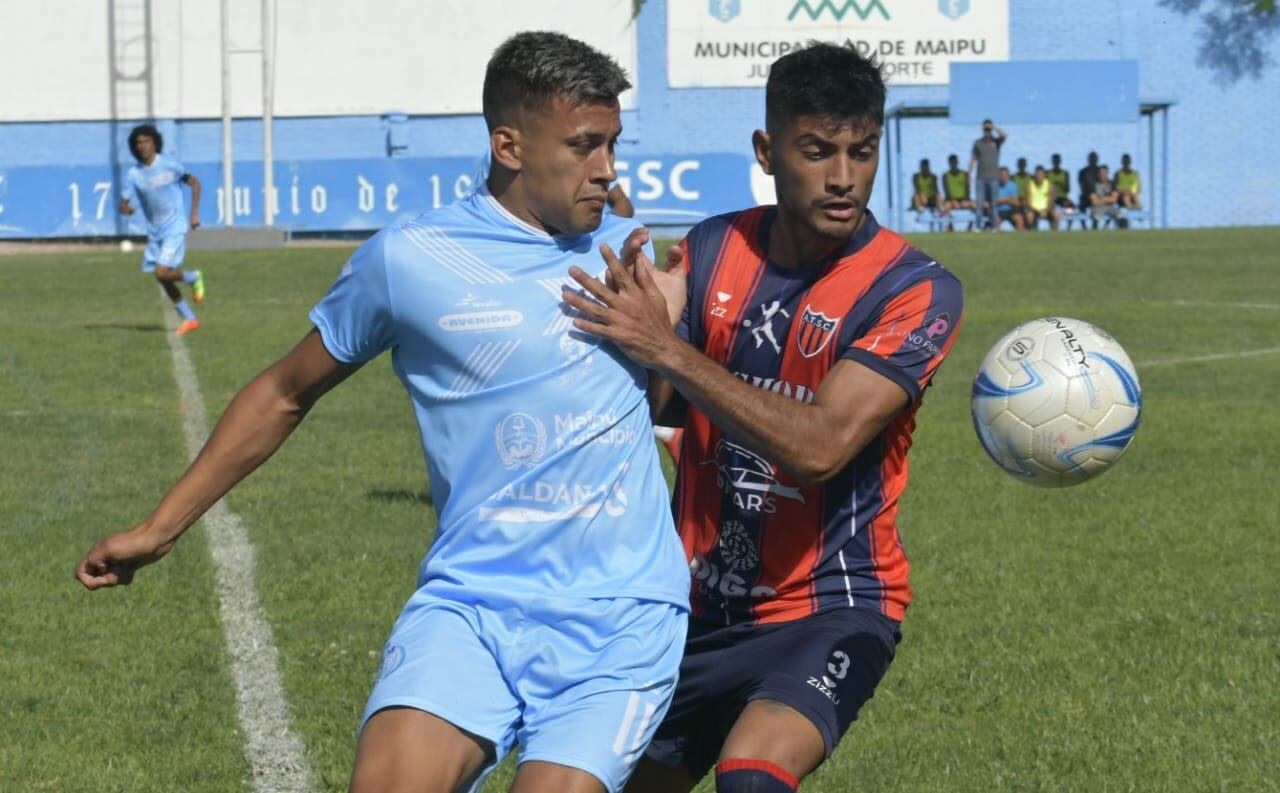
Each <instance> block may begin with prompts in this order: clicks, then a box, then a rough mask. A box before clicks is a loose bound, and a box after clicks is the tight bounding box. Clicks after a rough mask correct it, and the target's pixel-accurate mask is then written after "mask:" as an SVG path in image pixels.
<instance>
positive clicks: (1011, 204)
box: [992, 168, 1022, 231]
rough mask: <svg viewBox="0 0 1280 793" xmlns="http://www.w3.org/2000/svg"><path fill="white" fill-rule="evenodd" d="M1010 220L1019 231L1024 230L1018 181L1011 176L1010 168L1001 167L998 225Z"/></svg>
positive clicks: (998, 182)
mask: <svg viewBox="0 0 1280 793" xmlns="http://www.w3.org/2000/svg"><path fill="white" fill-rule="evenodd" d="M1006 220H1007V221H1009V222H1010V223H1012V224H1013V227H1014V228H1015V229H1017V230H1018V231H1021V230H1022V199H1021V198H1019V197H1018V183H1017V182H1015V181H1013V180H1012V179H1010V178H1009V169H1008V168H1001V169H1000V176H999V178H998V179H997V184H996V226H995V228H993V229H992V231H998V230H999V229H1000V224H1001V223H1003V222H1004V221H1006Z"/></svg>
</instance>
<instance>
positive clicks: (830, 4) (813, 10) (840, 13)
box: [787, 0, 889, 22]
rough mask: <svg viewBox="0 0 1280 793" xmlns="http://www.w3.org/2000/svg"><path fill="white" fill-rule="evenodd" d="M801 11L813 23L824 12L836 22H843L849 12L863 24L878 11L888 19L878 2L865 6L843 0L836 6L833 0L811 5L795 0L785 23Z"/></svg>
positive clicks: (886, 12)
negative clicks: (828, 13)
mask: <svg viewBox="0 0 1280 793" xmlns="http://www.w3.org/2000/svg"><path fill="white" fill-rule="evenodd" d="M801 11H803V12H805V13H806V14H808V15H809V19H811V20H813V21H814V22H817V21H818V18H819V17H821V16H822V15H823V14H824V13H826V12H828V11H829V12H831V15H832V16H833V17H835V19H836V21H837V22H843V21H844V18H845V15H846V14H848V13H849V12H850V11H852V12H853V13H855V14H857V15H858V19H861V20H862V21H863V22H866V21H867V17H869V16H871V14H872V12H875V11H879V12H880V16H881V17H883V18H884V19H885V20H886V21H887V20H888V19H889V12H888V11H887V10H886V9H885V7H884V4H883V3H881V2H880V0H870V2H868V3H867V4H866V5H865V6H863V4H862V3H859V2H858V0H845V2H843V3H840V4H837V3H836V2H834V0H822V2H821V3H816V4H815V3H811V2H810V0H797V2H796V4H795V5H794V6H792V7H791V13H789V14H787V21H788V22H791V21H792V20H794V19H795V18H796V14H799V13H800V12H801Z"/></svg>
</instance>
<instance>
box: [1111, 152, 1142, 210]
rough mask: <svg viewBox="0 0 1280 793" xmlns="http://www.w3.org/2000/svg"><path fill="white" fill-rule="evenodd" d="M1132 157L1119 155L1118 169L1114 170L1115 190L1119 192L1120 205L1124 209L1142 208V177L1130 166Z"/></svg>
mask: <svg viewBox="0 0 1280 793" xmlns="http://www.w3.org/2000/svg"><path fill="white" fill-rule="evenodd" d="M1132 164H1133V158H1131V157H1130V156H1129V155H1128V154H1124V155H1121V157H1120V170H1118V171H1116V192H1117V193H1119V194H1120V206H1122V207H1124V208H1125V209H1142V177H1140V176H1139V175H1138V172H1137V171H1135V170H1133V168H1132V167H1130V166H1131V165H1132Z"/></svg>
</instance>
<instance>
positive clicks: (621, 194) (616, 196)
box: [609, 184, 636, 218]
mask: <svg viewBox="0 0 1280 793" xmlns="http://www.w3.org/2000/svg"><path fill="white" fill-rule="evenodd" d="M609 209H610V210H611V211H612V212H613V214H615V215H617V216H618V217H623V218H633V217H635V216H636V208H635V205H633V204H632V203H631V199H630V198H628V197H627V191H626V190H623V189H622V185H620V184H615V185H614V186H613V187H610V188H609Z"/></svg>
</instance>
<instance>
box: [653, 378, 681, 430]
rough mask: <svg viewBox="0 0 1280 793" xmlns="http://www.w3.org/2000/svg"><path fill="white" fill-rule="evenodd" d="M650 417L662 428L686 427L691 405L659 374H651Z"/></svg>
mask: <svg viewBox="0 0 1280 793" xmlns="http://www.w3.org/2000/svg"><path fill="white" fill-rule="evenodd" d="M648 393H649V415H650V416H651V417H652V418H653V423H654V424H656V425H658V426H660V427H681V426H684V418H685V413H686V412H687V409H688V407H689V403H688V402H686V401H685V399H684V397H682V396H681V395H680V393H679V392H678V391H676V389H675V386H673V385H671V382H670V381H668V380H667V378H665V377H663V376H662V375H660V374H658V373H657V372H649V392H648Z"/></svg>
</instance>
